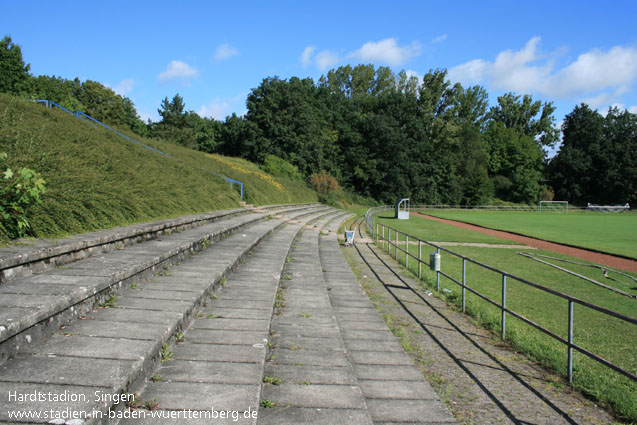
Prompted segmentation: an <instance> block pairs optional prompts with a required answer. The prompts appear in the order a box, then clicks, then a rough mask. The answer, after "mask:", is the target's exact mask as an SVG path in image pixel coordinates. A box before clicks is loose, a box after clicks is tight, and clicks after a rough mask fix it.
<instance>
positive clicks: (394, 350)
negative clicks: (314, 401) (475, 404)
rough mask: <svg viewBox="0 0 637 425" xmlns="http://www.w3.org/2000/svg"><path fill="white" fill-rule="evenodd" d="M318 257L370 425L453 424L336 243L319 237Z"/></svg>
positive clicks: (330, 238)
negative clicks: (370, 420)
mask: <svg viewBox="0 0 637 425" xmlns="http://www.w3.org/2000/svg"><path fill="white" fill-rule="evenodd" d="M339 225H340V223H339V222H336V221H335V222H332V223H330V224H329V225H328V226H327V227H328V229H330V230H332V231H336V230H337V229H338V227H339ZM348 249H355V248H348ZM319 254H320V262H321V265H322V269H323V277H324V279H325V284H326V285H327V287H328V289H329V291H328V293H329V299H330V302H331V305H332V307H333V309H334V312H335V319H336V322H337V323H338V328H339V329H340V331H341V335H342V337H343V341H344V343H345V347H346V349H347V352H348V358H349V361H350V364H351V365H352V367H353V370H354V375H355V377H356V379H357V380H358V383H359V386H360V389H361V391H362V394H363V397H364V398H365V401H366V403H367V406H368V412H369V415H370V417H371V419H372V420H373V422H374V423H375V424H380V423H413V424H443V423H445V424H446V423H449V424H455V423H457V422H456V420H455V418H454V417H453V416H452V415H451V413H450V412H449V410H448V409H447V408H446V407H445V405H444V404H443V403H442V402H441V401H440V398H439V396H438V395H437V394H436V392H435V391H434V390H433V388H432V387H431V385H430V384H429V383H428V382H427V381H426V380H425V379H424V378H423V376H422V374H421V373H420V371H419V370H418V369H417V368H416V367H415V365H414V363H413V361H412V360H411V358H410V357H409V355H408V354H407V353H406V352H405V350H404V349H403V347H402V346H401V344H400V342H399V340H398V338H396V336H394V334H393V333H392V332H391V330H390V329H389V327H388V326H387V324H385V321H384V320H383V319H382V318H381V317H380V315H379V314H378V311H377V310H376V308H375V307H374V306H373V304H372V303H371V301H370V299H369V297H368V296H367V294H366V293H365V291H364V290H363V288H362V287H361V285H360V283H359V282H358V279H357V278H356V276H355V275H354V273H353V272H352V270H351V268H350V267H349V265H348V264H347V261H346V260H345V258H344V256H343V255H342V253H341V252H340V250H339V241H338V239H337V238H336V237H333V235H330V236H326V237H323V238H322V239H321V244H320V247H319Z"/></svg>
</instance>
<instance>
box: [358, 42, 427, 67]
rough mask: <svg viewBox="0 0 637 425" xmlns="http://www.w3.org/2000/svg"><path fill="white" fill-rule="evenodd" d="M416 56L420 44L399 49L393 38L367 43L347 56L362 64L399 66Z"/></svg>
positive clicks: (415, 43) (418, 52)
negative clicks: (376, 63)
mask: <svg viewBox="0 0 637 425" xmlns="http://www.w3.org/2000/svg"><path fill="white" fill-rule="evenodd" d="M418 55H420V43H418V42H417V41H414V42H412V43H411V44H410V45H408V46H402V47H401V46H399V45H398V44H397V43H396V39H395V38H386V39H384V40H381V41H378V42H374V41H368V42H367V43H365V44H363V47H361V48H360V49H358V50H356V51H355V52H352V53H350V55H349V56H350V57H352V58H356V59H358V60H361V61H364V62H381V63H386V64H389V65H392V66H399V65H402V64H403V63H405V62H406V61H407V60H409V59H411V58H413V57H415V56H418Z"/></svg>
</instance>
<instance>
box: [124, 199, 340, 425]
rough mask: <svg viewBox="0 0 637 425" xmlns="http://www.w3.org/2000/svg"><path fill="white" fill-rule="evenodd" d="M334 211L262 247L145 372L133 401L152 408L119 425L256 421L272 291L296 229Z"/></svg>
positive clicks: (276, 298) (301, 222)
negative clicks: (167, 352) (150, 404)
mask: <svg viewBox="0 0 637 425" xmlns="http://www.w3.org/2000/svg"><path fill="white" fill-rule="evenodd" d="M338 213H339V212H338V211H331V212H327V213H321V214H316V215H312V216H309V217H305V218H304V219H302V220H293V221H292V222H289V223H288V224H287V225H286V226H285V228H283V229H282V230H280V231H279V232H277V233H275V234H273V235H272V236H271V237H269V238H268V239H267V240H266V241H264V242H263V243H262V244H261V245H260V246H259V247H258V248H257V249H256V250H255V251H254V252H253V253H252V255H251V256H250V258H249V260H248V262H247V263H246V264H245V265H242V266H241V267H240V268H238V270H237V271H235V272H234V273H233V274H232V275H231V276H229V277H228V280H227V282H226V285H224V286H223V287H222V288H220V290H219V291H218V292H217V293H216V294H215V297H214V299H213V300H211V301H210V303H209V305H207V306H205V307H204V308H203V309H202V310H201V311H199V312H198V313H197V315H196V318H195V320H194V321H193V323H192V325H191V326H190V328H189V329H188V330H187V331H185V332H184V338H183V341H182V342H180V343H178V344H175V345H174V346H173V347H171V348H170V350H171V351H172V352H173V355H172V356H171V360H170V361H166V362H164V363H163V364H161V365H159V366H158V368H157V369H155V370H154V371H153V372H152V373H151V376H152V377H154V379H152V378H151V379H149V380H148V381H147V383H146V385H145V387H144V388H143V390H142V391H141V392H140V396H139V398H140V400H143V401H144V402H148V401H149V400H150V401H153V400H154V403H158V406H157V410H156V411H137V412H136V414H137V415H138V416H137V417H135V418H128V419H126V420H123V421H122V422H120V425H129V424H140V423H141V424H145V423H148V424H150V423H159V424H169V423H187V424H197V423H238V424H254V423H256V414H257V413H258V408H259V402H260V392H261V382H262V381H263V366H264V363H265V358H266V353H267V351H268V346H269V338H270V335H269V328H270V321H271V318H272V312H273V308H274V306H275V305H277V303H278V302H279V301H280V300H279V295H278V292H277V288H278V285H279V280H280V278H281V271H282V269H283V266H284V264H285V263H286V261H289V257H288V255H287V254H288V250H289V248H290V245H291V244H293V243H296V242H293V240H294V237H295V235H296V234H297V233H298V232H299V231H300V230H301V229H302V228H303V227H304V226H305V227H307V226H308V225H310V226H311V225H312V224H314V222H316V221H317V220H322V219H325V218H326V217H330V216H333V215H334V214H338ZM176 412H179V413H176ZM224 412H225V415H226V417H225V418H224V417H221V416H220V415H223V414H224ZM171 415H178V416H171ZM195 415H199V418H198V419H199V420H196V418H195ZM215 415H216V416H215ZM211 419H215V420H212V421H211ZM224 419H225V420H224Z"/></svg>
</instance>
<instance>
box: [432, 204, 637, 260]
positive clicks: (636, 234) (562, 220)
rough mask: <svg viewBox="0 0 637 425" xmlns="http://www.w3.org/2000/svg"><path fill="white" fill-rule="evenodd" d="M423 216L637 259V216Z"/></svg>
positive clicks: (451, 213)
mask: <svg viewBox="0 0 637 425" xmlns="http://www.w3.org/2000/svg"><path fill="white" fill-rule="evenodd" d="M422 212H423V213H426V214H429V215H433V216H436V217H441V218H448V219H450V220H458V221H463V222H466V223H472V224H477V225H479V226H483V227H489V228H491V229H498V230H506V231H509V232H515V233H520V234H523V235H528V236H532V237H536V238H540V239H544V240H548V241H552V242H560V243H565V244H568V245H574V246H580V247H583V248H589V249H594V250H596V251H602V252H608V253H611V254H620V255H624V256H627V257H631V258H637V213H634V212H628V213H598V212H589V211H586V212H569V213H558V212H542V213H537V212H522V211H480V210H471V211H441V210H424V211H422Z"/></svg>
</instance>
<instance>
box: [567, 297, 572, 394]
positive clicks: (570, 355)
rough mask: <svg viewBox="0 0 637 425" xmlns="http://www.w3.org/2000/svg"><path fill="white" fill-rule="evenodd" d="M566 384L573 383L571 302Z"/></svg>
mask: <svg viewBox="0 0 637 425" xmlns="http://www.w3.org/2000/svg"><path fill="white" fill-rule="evenodd" d="M568 383H569V384H571V383H573V300H568Z"/></svg>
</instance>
